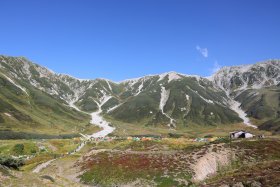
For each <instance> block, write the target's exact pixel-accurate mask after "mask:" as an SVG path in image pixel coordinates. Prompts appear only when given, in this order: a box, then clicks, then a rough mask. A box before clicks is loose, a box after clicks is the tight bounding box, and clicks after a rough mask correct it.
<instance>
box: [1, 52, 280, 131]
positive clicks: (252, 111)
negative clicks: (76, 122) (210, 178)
mask: <svg viewBox="0 0 280 187" xmlns="http://www.w3.org/2000/svg"><path fill="white" fill-rule="evenodd" d="M0 76H1V77H2V79H5V80H7V81H8V82H10V83H11V84H12V85H13V86H14V87H15V88H17V89H18V91H19V92H21V94H22V95H25V96H24V97H26V98H28V97H30V95H32V92H33V91H32V90H33V89H35V90H38V91H41V92H43V93H44V94H47V95H48V97H50V98H52V99H53V100H55V102H58V103H60V104H62V105H63V107H67V106H72V107H73V106H75V107H78V108H79V109H80V110H82V111H85V112H93V111H96V110H97V109H98V105H100V104H101V103H102V114H103V115H104V116H108V117H110V118H113V119H116V120H118V121H123V122H129V123H133V124H136V125H137V124H142V125H148V126H149V125H150V126H169V127H171V128H176V127H177V126H181V127H186V128H187V127H188V126H190V125H202V126H207V125H219V124H231V123H237V122H242V121H245V122H247V123H248V124H251V123H250V120H249V119H248V118H246V114H245V113H244V111H245V112H246V113H247V115H248V116H249V117H250V118H255V119H256V120H257V121H258V125H259V124H263V125H264V126H265V124H266V123H267V122H269V121H271V122H273V123H275V125H272V126H273V128H269V129H271V130H273V131H278V130H279V128H278V127H279V123H278V121H277V120H278V119H279V113H280V112H279V111H280V110H279V108H280V107H279V106H280V104H279V105H278V106H276V105H277V104H278V103H279V99H280V96H279V84H280V61H279V60H270V61H266V62H263V63H258V64H254V65H247V66H235V67H224V68H222V69H221V70H219V71H218V72H217V73H215V74H214V75H213V76H211V77H210V78H203V77H200V76H195V75H192V76H190V75H184V74H180V73H176V72H168V73H163V74H159V75H149V76H144V77H140V78H136V79H129V80H125V81H121V82H113V81H110V80H107V79H95V80H82V79H76V78H74V77H71V76H69V75H63V74H56V73H55V72H53V71H51V70H49V69H47V68H44V67H41V66H39V65H37V64H34V63H32V62H30V61H28V60H27V59H25V58H23V57H7V56H0ZM0 94H1V95H2V97H1V98H2V100H6V99H7V96H5V94H3V93H2V92H1V91H0ZM271 95H273V97H270V96H271ZM277 96H279V98H277ZM1 98H0V100H1ZM271 98H273V101H269V102H268V101H267V99H269V100H271ZM261 99H262V101H261ZM238 102H239V103H241V108H242V109H243V110H244V111H242V110H241V109H240V108H239V106H238V105H239V103H238ZM270 102H272V103H274V105H273V107H269V103H270ZM254 106H259V107H254ZM268 108H269V111H270V112H269V115H268V114H266V113H267V112H266V110H267V109H268ZM271 111H273V112H272V113H271ZM73 112H75V113H77V114H78V113H80V112H78V111H73ZM242 112H243V113H242ZM0 116H2V118H3V119H4V117H5V119H7V117H6V116H5V114H3V113H1V111H0ZM3 116H4V117H3ZM275 120H276V122H275ZM2 121H3V120H2ZM3 123H5V120H4V122H3ZM269 126H271V123H269ZM264 128H265V129H267V126H265V127H264Z"/></svg>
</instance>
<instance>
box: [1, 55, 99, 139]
mask: <svg viewBox="0 0 280 187" xmlns="http://www.w3.org/2000/svg"><path fill="white" fill-rule="evenodd" d="M25 63H28V65H30V68H29V69H30V71H31V70H33V73H31V72H30V74H29V72H28V71H27V70H25V69H24V68H26V64H25ZM0 65H1V68H0V87H1V89H0V103H1V104H0V129H1V131H3V130H4V131H5V133H6V135H7V134H10V135H11V136H9V137H13V136H21V134H18V133H16V132H27V133H32V134H33V135H35V134H49V135H59V134H69V135H70V134H77V133H78V132H82V131H85V130H87V131H93V130H94V129H95V128H93V127H92V126H90V125H89V120H90V116H88V115H85V114H83V113H80V112H77V111H75V110H73V109H71V108H69V107H68V106H67V105H66V103H65V102H64V101H63V100H61V99H59V98H56V97H53V96H52V93H53V92H54V91H53V89H52V85H51V83H50V82H48V81H47V80H46V78H45V77H43V76H42V75H41V78H40V79H39V78H37V77H39V75H38V74H37V71H35V70H34V69H35V68H36V67H37V68H39V66H36V65H33V64H31V63H30V62H28V61H26V60H25V59H22V58H10V57H1V61H0ZM40 70H42V71H43V72H44V71H45V70H46V69H43V68H41V67H40ZM27 72H28V73H27ZM45 73H48V72H47V71H45ZM47 75H48V76H49V75H51V74H45V76H47ZM33 77H34V78H33ZM36 79H37V80H38V82H39V81H40V82H41V84H42V85H43V84H44V85H46V86H45V87H44V90H43V89H42V87H35V86H33V84H34V85H37V84H36V83H35V80H36ZM50 79H51V78H50ZM29 80H31V81H29ZM47 85H48V86H49V87H48V86H47ZM38 88H40V89H38ZM41 90H43V91H41ZM45 90H47V91H48V92H49V94H48V93H47V92H45ZM5 133H4V134H5ZM6 135H5V136H6ZM31 137H32V135H31ZM36 137H37V136H36Z"/></svg>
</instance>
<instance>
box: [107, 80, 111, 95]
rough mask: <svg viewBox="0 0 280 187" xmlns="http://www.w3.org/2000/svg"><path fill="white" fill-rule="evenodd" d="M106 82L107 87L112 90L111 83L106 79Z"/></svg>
mask: <svg viewBox="0 0 280 187" xmlns="http://www.w3.org/2000/svg"><path fill="white" fill-rule="evenodd" d="M106 83H107V85H108V87H109V89H110V91H111V92H112V87H111V85H110V83H109V81H108V80H106Z"/></svg>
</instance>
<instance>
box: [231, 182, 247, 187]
mask: <svg viewBox="0 0 280 187" xmlns="http://www.w3.org/2000/svg"><path fill="white" fill-rule="evenodd" d="M232 187H244V185H243V184H242V182H238V183H235V184H234V185H232Z"/></svg>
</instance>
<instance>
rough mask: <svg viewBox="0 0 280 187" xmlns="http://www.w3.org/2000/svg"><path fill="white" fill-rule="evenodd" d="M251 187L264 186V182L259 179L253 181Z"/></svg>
mask: <svg viewBox="0 0 280 187" xmlns="http://www.w3.org/2000/svg"><path fill="white" fill-rule="evenodd" d="M251 187H262V184H261V183H260V182H258V181H253V182H252V183H251Z"/></svg>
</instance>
